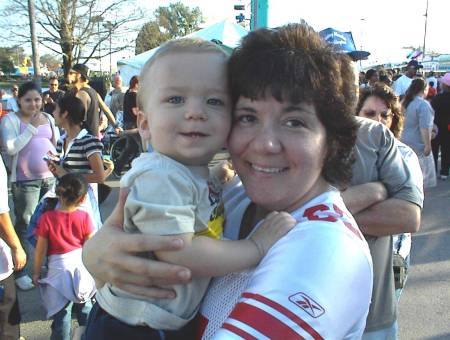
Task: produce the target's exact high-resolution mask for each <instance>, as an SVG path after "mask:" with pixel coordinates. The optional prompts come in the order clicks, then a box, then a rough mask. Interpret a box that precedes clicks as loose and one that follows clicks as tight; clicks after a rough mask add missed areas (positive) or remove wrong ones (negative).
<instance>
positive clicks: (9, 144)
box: [0, 113, 38, 155]
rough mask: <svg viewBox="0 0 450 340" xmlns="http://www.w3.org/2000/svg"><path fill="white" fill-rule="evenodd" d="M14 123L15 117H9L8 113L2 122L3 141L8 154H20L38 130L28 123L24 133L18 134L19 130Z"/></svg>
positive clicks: (0, 124)
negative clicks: (16, 129)
mask: <svg viewBox="0 0 450 340" xmlns="http://www.w3.org/2000/svg"><path fill="white" fill-rule="evenodd" d="M11 114H14V113H11ZM14 124H15V123H14V122H13V119H12V118H10V117H8V115H6V116H5V117H4V118H3V119H2V120H1V123H0V126H1V131H2V133H1V136H2V143H3V147H4V148H5V151H6V152H7V153H8V155H16V154H18V153H19V151H20V150H22V149H23V148H24V147H25V146H26V145H27V144H28V142H29V141H30V139H31V138H32V137H33V136H34V135H35V134H37V132H38V130H37V128H36V127H34V126H33V125H32V124H28V125H27V127H26V129H25V130H24V131H23V132H22V133H20V134H17V131H15V129H14V126H13V125H14ZM19 124H20V123H19Z"/></svg>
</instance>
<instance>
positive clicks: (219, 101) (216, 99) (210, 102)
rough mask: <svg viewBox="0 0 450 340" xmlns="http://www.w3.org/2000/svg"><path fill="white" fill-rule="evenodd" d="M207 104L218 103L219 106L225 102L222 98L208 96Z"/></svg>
mask: <svg viewBox="0 0 450 340" xmlns="http://www.w3.org/2000/svg"><path fill="white" fill-rule="evenodd" d="M206 102H207V103H208V104H209V105H219V106H223V105H224V104H225V103H224V102H223V100H222V99H219V98H209V99H208V100H207V101H206Z"/></svg>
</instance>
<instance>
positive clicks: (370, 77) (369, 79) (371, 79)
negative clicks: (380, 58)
mask: <svg viewBox="0 0 450 340" xmlns="http://www.w3.org/2000/svg"><path fill="white" fill-rule="evenodd" d="M379 80H380V78H379V75H378V71H377V70H375V69H373V68H371V69H370V70H368V71H367V72H366V82H365V83H364V84H363V85H361V86H360V89H361V90H363V89H367V88H371V87H372V86H373V85H374V84H375V83H376V82H377V81H379Z"/></svg>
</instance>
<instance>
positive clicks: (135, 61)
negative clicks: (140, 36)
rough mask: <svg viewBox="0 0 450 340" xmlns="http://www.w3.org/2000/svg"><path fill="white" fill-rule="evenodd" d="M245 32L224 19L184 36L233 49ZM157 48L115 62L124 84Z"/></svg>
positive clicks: (137, 72) (138, 70) (137, 71)
mask: <svg viewBox="0 0 450 340" xmlns="http://www.w3.org/2000/svg"><path fill="white" fill-rule="evenodd" d="M247 33H248V31H247V30H246V29H245V28H243V27H242V26H241V25H238V24H236V23H232V22H229V21H226V20H224V21H221V22H218V23H216V24H213V25H211V26H208V27H205V28H203V29H201V30H199V31H196V32H193V33H191V34H188V35H186V37H197V38H201V39H205V40H209V41H218V42H220V43H221V44H223V46H225V47H226V48H229V49H233V48H235V47H236V46H237V45H238V44H239V41H240V40H241V38H242V37H243V36H245V35H247ZM158 48H159V47H155V48H153V49H151V50H149V51H145V52H144V53H141V54H138V55H136V56H134V57H132V58H130V59H122V60H119V61H118V62H117V67H118V69H119V71H120V75H121V76H122V79H123V82H124V84H128V82H129V81H130V79H131V77H132V76H134V75H138V74H139V72H140V71H141V68H142V67H143V66H144V64H145V63H146V62H147V60H149V59H150V57H151V56H152V55H153V54H154V53H155V52H156V51H157V50H158Z"/></svg>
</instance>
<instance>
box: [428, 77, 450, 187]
mask: <svg viewBox="0 0 450 340" xmlns="http://www.w3.org/2000/svg"><path fill="white" fill-rule="evenodd" d="M439 83H440V84H441V87H442V92H441V93H439V94H438V95H436V97H434V98H433V100H432V101H431V106H432V107H433V109H434V111H435V113H436V116H435V117H434V122H435V124H436V125H437V128H438V134H437V136H436V138H435V139H433V142H432V147H433V156H434V162H435V163H436V165H437V160H438V155H439V149H440V150H441V169H440V179H442V180H446V179H447V178H448V174H449V168H450V73H446V74H445V75H444V76H443V77H442V78H441V79H440V80H439Z"/></svg>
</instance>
